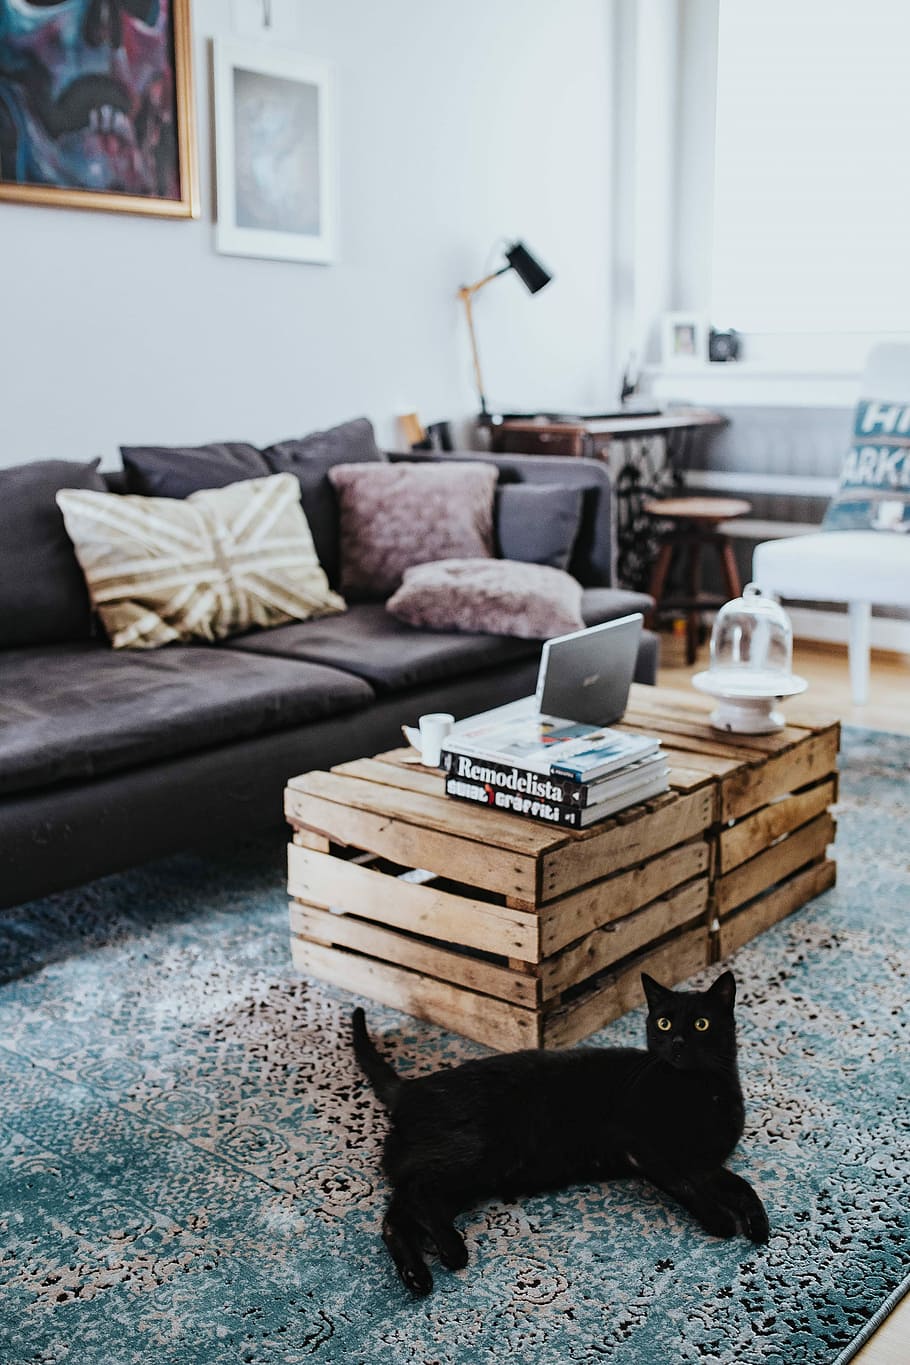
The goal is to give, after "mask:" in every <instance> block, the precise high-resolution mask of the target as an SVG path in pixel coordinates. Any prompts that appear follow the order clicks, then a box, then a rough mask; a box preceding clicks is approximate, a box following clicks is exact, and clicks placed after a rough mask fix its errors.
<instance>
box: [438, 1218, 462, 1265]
mask: <svg viewBox="0 0 910 1365" xmlns="http://www.w3.org/2000/svg"><path fill="white" fill-rule="evenodd" d="M434 1240H435V1242H436V1250H437V1251H438V1252H439V1259H440V1261H442V1263H443V1265H444V1266H445V1268H446V1270H464V1268H465V1266H466V1265H467V1263H468V1248H467V1247H466V1246H465V1240H464V1238H463V1237H462V1235H461V1233H460V1232H456V1231H455V1229H454V1228H448V1229H446V1231H445V1232H444V1233H441V1232H437V1234H436V1237H435V1238H434Z"/></svg>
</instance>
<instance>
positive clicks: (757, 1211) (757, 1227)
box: [743, 1191, 771, 1243]
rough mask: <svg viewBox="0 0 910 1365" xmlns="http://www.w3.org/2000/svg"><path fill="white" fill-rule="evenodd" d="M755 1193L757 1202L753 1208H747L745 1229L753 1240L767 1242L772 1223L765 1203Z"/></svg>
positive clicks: (744, 1220) (744, 1219)
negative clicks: (769, 1220)
mask: <svg viewBox="0 0 910 1365" xmlns="http://www.w3.org/2000/svg"><path fill="white" fill-rule="evenodd" d="M753 1195H754V1199H755V1203H754V1204H753V1205H752V1206H751V1208H747V1209H746V1210H745V1214H744V1217H743V1231H744V1232H745V1234H746V1236H747V1237H748V1238H749V1239H750V1241H752V1242H759V1243H762V1242H767V1240H768V1238H769V1237H770V1236H771V1224H770V1223H769V1222H768V1215H767V1213H766V1212H765V1206H764V1204H763V1203H762V1202H761V1200H760V1199H759V1197H758V1195H757V1194H754V1191H753Z"/></svg>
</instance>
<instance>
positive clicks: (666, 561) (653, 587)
mask: <svg viewBox="0 0 910 1365" xmlns="http://www.w3.org/2000/svg"><path fill="white" fill-rule="evenodd" d="M672 558H673V546H672V545H671V544H670V542H669V541H668V540H665V541H664V543H663V544H662V545H661V547H660V552H659V553H658V556H657V558H656V559H655V561H654V568H653V569H652V570H651V582H650V584H649V585H648V592H649V593H650V594H651V596H652V597H653V598H654V609H653V610H652V611H649V612H648V617H647V620H646V622H645V625H646V626H647V627H648V629H649V630H650V629H651V627H652V626H653V625H654V620H655V617H656V616H657V613H658V611H659V610H660V600H661V598H662V597H663V595H664V588H665V586H666V582H667V574H668V573H669V572H670V560H671V559H672Z"/></svg>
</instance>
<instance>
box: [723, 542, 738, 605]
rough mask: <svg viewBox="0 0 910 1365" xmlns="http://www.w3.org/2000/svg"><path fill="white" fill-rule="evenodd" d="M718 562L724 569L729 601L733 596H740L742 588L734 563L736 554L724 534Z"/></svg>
mask: <svg viewBox="0 0 910 1365" xmlns="http://www.w3.org/2000/svg"><path fill="white" fill-rule="evenodd" d="M720 562H721V566H722V568H723V571H724V583H725V584H726V588H727V600H728V601H729V600H730V599H732V598H734V597H742V592H743V589H742V583H741V582H740V578H739V569H738V568H737V565H736V555H735V554H734V553H733V546H732V545H731V543H730V541H729V540H728V539H727V537H726V536H722V537H721V542H720Z"/></svg>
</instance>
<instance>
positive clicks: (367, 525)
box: [329, 462, 497, 600]
mask: <svg viewBox="0 0 910 1365" xmlns="http://www.w3.org/2000/svg"><path fill="white" fill-rule="evenodd" d="M329 478H330V479H331V481H332V484H333V486H334V488H335V492H336V494H337V496H338V512H339V529H340V533H341V587H342V590H343V591H344V592H345V593H346V594H348V595H349V596H350V597H353V598H358V597H359V598H360V599H361V600H363V599H364V598H367V599H370V598H372V599H374V600H376V599H382V598H385V597H388V595H389V593H391V592H394V591H395V589H396V588H397V587H398V586H399V584H400V583H401V580H402V576H403V575H404V572H405V570H406V569H409V568H411V567H412V566H413V565H415V564H427V563H430V562H431V561H434V560H439V559H455V558H460V559H488V558H490V557H491V556H492V554H493V494H494V491H495V488H496V479H497V470H496V467H495V466H494V465H486V464H466V463H465V464H462V463H457V462H452V463H445V464H420V463H414V464H409V463H407V462H405V463H400V464H339V465H335V467H334V468H333V469H330V470H329Z"/></svg>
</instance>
